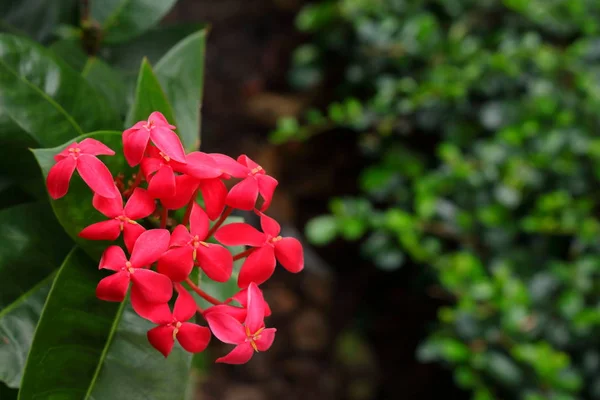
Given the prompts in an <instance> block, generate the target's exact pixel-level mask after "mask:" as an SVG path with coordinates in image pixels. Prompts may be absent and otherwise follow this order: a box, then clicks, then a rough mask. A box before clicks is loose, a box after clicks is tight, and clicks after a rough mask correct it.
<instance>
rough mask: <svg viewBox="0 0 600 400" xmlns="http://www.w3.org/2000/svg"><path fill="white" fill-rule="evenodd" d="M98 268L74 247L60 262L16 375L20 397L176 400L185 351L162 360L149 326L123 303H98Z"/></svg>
mask: <svg viewBox="0 0 600 400" xmlns="http://www.w3.org/2000/svg"><path fill="white" fill-rule="evenodd" d="M104 275H105V274H104V273H103V272H102V271H98V269H97V267H96V264H95V263H94V262H93V261H92V260H91V259H89V258H88V256H87V255H86V254H85V253H84V252H83V251H81V250H79V249H76V250H74V251H73V252H72V253H71V254H70V255H69V256H68V257H67V259H66V260H65V262H64V264H63V266H62V267H61V269H60V271H59V272H58V275H57V276H56V279H55V281H54V285H53V286H52V289H51V291H50V294H49V296H48V301H47V303H46V306H45V307H44V311H43V313H42V318H41V320H40V323H39V325H38V328H37V331H36V334H35V338H34V341H33V344H32V347H31V352H30V354H29V358H28V360H27V366H26V369H25V373H24V376H23V381H22V385H21V390H20V393H19V399H20V400H28V399H39V398H48V397H47V396H48V395H49V394H50V393H51V394H52V396H53V397H52V398H57V399H58V398H60V399H61V400H69V399H73V400H80V399H97V400H100V399H107V400H108V399H110V400H121V399H122V400H132V399H144V400H146V399H148V400H162V399H165V400H167V399H169V400H170V399H182V398H183V395H184V391H185V389H186V382H187V379H188V374H189V368H190V363H191V355H190V354H188V353H186V352H184V351H183V350H182V349H181V348H179V347H178V346H176V347H175V348H174V349H173V352H172V353H171V354H170V355H169V358H168V359H166V360H165V358H164V357H163V356H162V355H161V354H160V353H159V352H158V351H156V350H154V349H153V348H152V347H151V346H150V344H149V343H148V340H147V338H146V332H147V330H148V329H150V328H152V326H153V325H152V324H151V323H149V322H147V321H144V320H142V319H141V318H140V317H138V316H137V315H136V314H135V313H134V312H133V310H131V308H130V307H129V305H128V303H123V304H117V303H108V302H103V301H100V300H98V299H97V298H96V295H95V288H96V285H97V284H98V281H99V280H100V279H101V278H102V277H103V276H104Z"/></svg>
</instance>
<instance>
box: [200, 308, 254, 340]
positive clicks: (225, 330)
mask: <svg viewBox="0 0 600 400" xmlns="http://www.w3.org/2000/svg"><path fill="white" fill-rule="evenodd" d="M204 317H205V318H206V322H208V326H209V327H210V330H211V331H212V333H213V334H214V335H215V336H216V337H217V339H219V340H220V341H221V342H223V343H228V344H240V343H244V342H245V341H246V330H245V329H244V327H243V326H242V324H241V323H240V322H239V321H238V320H237V319H235V318H233V317H232V316H231V315H229V314H225V313H221V312H211V313H205V314H204Z"/></svg>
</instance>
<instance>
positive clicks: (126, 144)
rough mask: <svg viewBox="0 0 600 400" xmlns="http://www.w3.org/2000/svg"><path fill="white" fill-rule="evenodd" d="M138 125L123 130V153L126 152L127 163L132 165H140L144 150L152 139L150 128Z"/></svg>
mask: <svg viewBox="0 0 600 400" xmlns="http://www.w3.org/2000/svg"><path fill="white" fill-rule="evenodd" d="M138 124H139V122H138ZM138 124H136V125H138ZM136 125H134V127H133V128H131V129H127V130H126V131H125V132H123V153H124V154H125V159H126V160H127V163H128V164H129V166H131V167H134V166H136V165H138V164H139V163H140V161H142V157H144V152H145V151H146V147H147V146H148V142H149V141H150V132H149V131H148V129H146V128H143V127H141V126H140V127H139V128H136V127H135V126H136Z"/></svg>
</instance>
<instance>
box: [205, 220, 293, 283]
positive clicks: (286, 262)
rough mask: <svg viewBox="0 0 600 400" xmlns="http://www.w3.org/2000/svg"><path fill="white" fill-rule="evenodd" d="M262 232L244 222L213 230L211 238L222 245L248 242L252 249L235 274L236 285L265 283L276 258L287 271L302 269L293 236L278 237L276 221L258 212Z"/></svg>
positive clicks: (278, 229) (271, 273) (245, 243)
mask: <svg viewBox="0 0 600 400" xmlns="http://www.w3.org/2000/svg"><path fill="white" fill-rule="evenodd" d="M258 214H259V215H260V224H261V227H262V229H263V231H264V233H262V232H260V231H259V230H257V229H256V228H254V227H252V226H251V225H248V224H245V223H241V222H239V223H233V224H229V225H225V226H223V227H222V228H220V229H219V230H218V231H217V232H216V233H215V238H216V239H217V240H218V241H219V242H221V243H223V244H224V245H226V246H237V245H248V246H252V247H255V248H256V249H255V250H253V251H252V253H251V254H250V255H249V256H248V258H247V259H246V261H244V264H243V265H242V268H241V270H240V275H239V277H238V286H239V287H241V288H245V287H248V285H249V284H250V282H255V283H256V284H257V285H260V284H261V283H263V282H265V281H266V280H267V279H269V278H270V277H271V275H273V272H274V271H275V265H276V260H277V261H279V262H280V263H281V265H282V266H283V267H284V268H285V269H287V270H288V271H290V272H293V273H296V272H300V271H301V270H302V268H304V254H303V252H302V245H301V244H300V242H299V241H298V239H296V238H291V237H285V238H284V237H281V236H279V232H280V231H281V228H280V226H279V224H278V223H277V221H275V220H274V219H273V218H270V217H268V216H266V215H265V214H263V213H261V212H259V213H258Z"/></svg>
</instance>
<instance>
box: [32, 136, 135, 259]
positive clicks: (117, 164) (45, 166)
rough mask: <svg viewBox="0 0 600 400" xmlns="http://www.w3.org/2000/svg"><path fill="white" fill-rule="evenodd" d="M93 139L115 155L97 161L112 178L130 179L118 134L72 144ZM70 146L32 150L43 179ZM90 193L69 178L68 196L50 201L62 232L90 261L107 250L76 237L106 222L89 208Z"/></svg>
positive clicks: (104, 245)
mask: <svg viewBox="0 0 600 400" xmlns="http://www.w3.org/2000/svg"><path fill="white" fill-rule="evenodd" d="M88 137H89V138H94V139H96V140H99V141H101V142H102V143H104V144H105V145H107V146H108V147H110V148H111V149H113V150H114V151H115V153H116V154H115V155H114V156H100V157H99V158H100V159H102V161H103V162H104V163H105V164H106V165H107V166H108V168H109V169H110V171H111V172H112V173H113V175H116V174H117V173H119V172H122V173H124V175H125V181H127V180H128V179H130V178H131V175H132V173H133V170H132V169H131V168H130V167H129V166H128V165H127V162H126V161H125V157H124V156H123V144H122V140H121V132H117V131H100V132H93V133H90V134H87V135H84V136H81V137H78V138H76V139H75V140H76V141H78V142H80V141H81V140H83V139H85V138H88ZM69 143H71V142H68V143H64V144H63V145H61V146H58V147H55V148H51V149H35V150H32V151H33V153H34V155H35V158H36V159H37V161H38V164H39V165H40V167H41V169H42V173H43V176H44V177H45V176H47V175H48V171H49V170H50V168H51V167H52V166H53V165H54V159H53V157H54V155H55V154H57V153H59V152H60V151H61V150H62V149H64V148H65V147H66V146H67V145H68V144H69ZM92 197H93V193H92V191H91V190H90V189H89V188H88V187H87V186H86V184H85V183H84V182H83V180H82V179H81V178H80V177H79V176H78V175H77V173H75V174H74V176H73V177H72V178H71V183H70V186H69V192H68V193H67V195H66V196H64V197H62V198H60V199H58V200H51V203H52V208H53V209H54V213H55V214H56V217H57V218H58V220H59V222H60V223H61V225H62V226H63V227H64V229H65V231H66V232H67V233H68V234H69V236H71V237H72V238H73V240H75V242H76V243H77V244H78V245H79V246H80V247H81V248H83V249H84V250H85V251H86V252H87V253H88V254H89V255H90V256H92V258H94V259H100V256H101V254H102V252H103V251H104V249H105V248H106V246H107V242H103V241H91V240H85V239H81V238H79V237H78V236H77V235H78V234H79V232H81V230H82V229H83V228H85V227H86V226H88V225H90V224H92V223H94V222H99V221H102V220H105V219H106V218H105V217H104V216H103V215H102V214H100V212H98V211H97V210H96V209H94V207H93V206H92Z"/></svg>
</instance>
